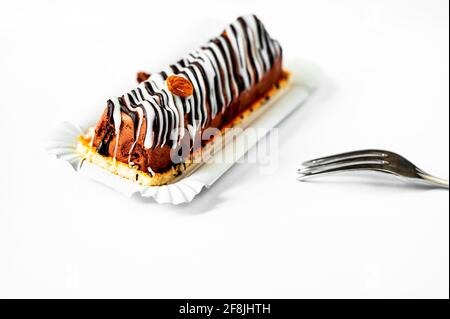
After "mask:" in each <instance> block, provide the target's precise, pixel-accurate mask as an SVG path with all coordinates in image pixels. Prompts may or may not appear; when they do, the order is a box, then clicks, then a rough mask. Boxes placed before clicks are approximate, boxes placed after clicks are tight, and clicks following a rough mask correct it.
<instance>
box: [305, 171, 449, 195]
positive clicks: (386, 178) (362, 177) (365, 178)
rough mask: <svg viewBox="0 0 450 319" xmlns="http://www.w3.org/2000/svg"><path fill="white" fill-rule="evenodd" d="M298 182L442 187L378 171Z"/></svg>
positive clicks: (413, 187) (411, 188) (418, 188)
mask: <svg viewBox="0 0 450 319" xmlns="http://www.w3.org/2000/svg"><path fill="white" fill-rule="evenodd" d="M300 183H313V184H330V185H333V184H334V185H355V186H369V187H382V188H391V189H397V190H398V189H410V190H418V191H424V190H434V189H442V190H445V189H444V188H442V187H439V186H437V185H432V184H427V183H425V182H423V183H421V182H420V181H412V180H408V179H406V178H402V177H396V176H393V175H388V174H383V173H378V172H352V173H349V172H340V173H335V174H332V175H323V176H314V177H310V178H305V179H303V180H301V181H300Z"/></svg>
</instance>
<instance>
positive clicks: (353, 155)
mask: <svg viewBox="0 0 450 319" xmlns="http://www.w3.org/2000/svg"><path fill="white" fill-rule="evenodd" d="M364 157H387V154H386V153H385V152H383V151H380V150H361V151H353V152H347V153H341V154H336V155H331V156H326V157H320V158H316V159H313V160H310V161H306V162H304V163H303V164H302V165H303V166H309V167H313V166H318V165H324V164H331V163H335V162H338V161H341V160H344V159H358V158H364Z"/></svg>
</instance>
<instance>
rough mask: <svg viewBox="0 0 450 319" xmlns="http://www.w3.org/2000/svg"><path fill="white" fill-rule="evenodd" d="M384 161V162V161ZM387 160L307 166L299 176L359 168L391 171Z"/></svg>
mask: <svg viewBox="0 0 450 319" xmlns="http://www.w3.org/2000/svg"><path fill="white" fill-rule="evenodd" d="M383 162H384V163H383ZM385 164H386V163H385V161H382V160H378V161H370V162H369V161H367V162H362V163H353V164H348V165H339V166H335V165H324V166H322V167H320V168H305V169H304V170H302V171H299V173H300V175H301V176H299V177H298V179H299V180H302V179H304V178H307V177H312V176H317V175H322V174H329V173H335V172H345V171H357V170H368V171H382V172H385V173H391V174H392V172H389V171H388V170H387V169H386V168H385Z"/></svg>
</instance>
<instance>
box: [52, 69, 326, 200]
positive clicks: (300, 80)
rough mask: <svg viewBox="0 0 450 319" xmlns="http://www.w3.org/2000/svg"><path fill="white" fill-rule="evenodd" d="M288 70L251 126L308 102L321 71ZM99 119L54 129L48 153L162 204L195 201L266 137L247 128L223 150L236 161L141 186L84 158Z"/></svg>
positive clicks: (270, 124) (271, 122)
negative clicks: (80, 146)
mask: <svg viewBox="0 0 450 319" xmlns="http://www.w3.org/2000/svg"><path fill="white" fill-rule="evenodd" d="M287 69H288V70H289V71H290V72H291V73H292V78H291V81H290V84H289V85H288V86H286V87H285V88H283V89H281V90H280V91H278V92H277V94H276V98H275V97H274V98H273V99H271V100H270V101H269V102H267V107H266V106H264V108H265V109H266V111H265V112H264V113H263V114H262V115H261V116H259V117H258V118H257V119H256V120H255V121H254V122H253V124H252V125H251V126H250V127H252V126H253V127H258V128H265V129H268V130H267V131H269V129H271V128H274V127H275V126H276V125H277V124H278V123H280V122H281V121H282V120H283V119H284V118H286V117H287V116H288V115H289V114H290V113H291V112H293V111H294V110H295V109H297V108H298V107H299V106H300V105H301V104H302V103H303V102H305V101H306V99H307V98H308V97H309V95H310V94H311V93H312V92H313V91H314V89H315V88H316V87H317V84H318V79H319V72H318V70H317V69H316V68H315V67H314V66H313V65H311V64H309V63H305V62H303V61H300V60H295V61H294V62H291V63H288V64H287ZM95 121H96V119H92V122H91V123H80V124H78V125H77V124H73V123H71V122H63V123H61V124H60V125H58V126H57V127H56V128H55V129H53V130H52V131H51V132H50V136H49V138H48V140H47V145H46V149H47V152H48V153H49V154H51V155H54V156H56V157H57V158H58V159H61V160H64V161H66V162H68V163H69V164H70V165H71V166H72V167H73V168H74V169H75V171H77V172H79V173H81V174H83V175H87V176H89V177H90V178H92V179H94V180H97V181H99V182H101V183H103V184H105V185H107V186H109V187H112V188H113V189H115V190H117V191H118V192H120V193H122V194H124V195H126V196H132V195H133V194H134V193H139V194H140V195H141V196H143V197H147V198H150V197H152V198H154V199H155V201H156V202H158V203H160V204H165V203H170V204H174V205H178V204H182V203H187V202H191V201H192V200H193V199H194V197H195V196H196V195H197V194H199V193H200V192H201V191H202V190H203V189H204V188H209V187H211V186H212V185H213V184H214V183H215V182H216V181H217V180H218V179H219V178H220V177H221V176H222V175H223V174H224V173H225V172H226V171H228V170H229V169H230V168H231V167H232V166H233V165H234V164H235V163H236V162H237V161H238V160H239V158H241V157H242V156H244V155H245V153H246V152H247V151H248V150H250V149H251V148H252V147H253V146H255V145H256V144H257V143H258V141H259V140H260V139H262V138H263V136H258V137H255V136H254V134H246V131H244V132H243V133H242V134H240V135H239V136H238V137H237V138H236V141H235V144H234V146H236V145H238V146H239V145H244V141H245V147H234V146H233V144H228V145H227V146H225V148H224V149H223V150H222V152H223V153H225V156H227V153H230V152H232V158H234V159H236V160H235V161H234V162H226V163H223V162H219V161H214V158H212V160H211V161H210V162H208V163H205V164H204V165H202V166H201V167H200V168H199V169H197V170H196V171H195V172H193V173H192V174H191V175H189V176H187V177H185V178H183V179H181V180H180V181H178V182H176V183H174V184H170V185H164V186H141V185H139V184H137V183H133V182H132V181H129V180H127V179H124V178H121V177H119V176H116V175H114V174H111V173H109V172H107V171H105V170H103V169H101V168H99V167H97V166H95V165H93V164H91V163H89V162H87V161H84V162H83V161H82V160H83V158H82V157H81V155H80V154H79V153H78V152H77V151H76V145H77V142H78V137H79V136H80V135H81V134H85V133H86V132H87V130H88V128H89V127H92V126H93V125H94V124H95ZM236 149H237V150H238V151H237V152H239V153H238V154H236V153H234V152H236ZM223 153H222V154H221V155H222V156H223ZM233 153H234V154H233ZM218 155H220V154H218ZM226 158H229V157H226ZM81 164H82V165H81Z"/></svg>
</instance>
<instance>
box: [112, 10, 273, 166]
mask: <svg viewBox="0 0 450 319" xmlns="http://www.w3.org/2000/svg"><path fill="white" fill-rule="evenodd" d="M281 54H282V51H281V47H280V45H279V43H278V42H277V41H275V40H273V39H271V38H270V37H269V35H268V33H267V31H266V30H265V28H264V26H263V25H262V23H261V22H260V20H259V19H258V18H257V17H256V16H254V15H249V16H244V17H240V18H238V19H237V20H236V21H235V22H233V23H232V24H230V25H229V26H228V27H227V28H226V29H225V31H224V33H222V34H221V35H220V36H218V37H216V38H214V39H212V40H210V41H209V42H208V43H207V44H206V45H205V46H203V47H202V48H201V49H199V50H197V51H195V52H193V53H191V54H188V55H187V56H186V57H185V58H183V59H181V60H180V61H178V62H177V63H175V64H173V65H171V66H168V67H166V68H164V69H163V71H162V72H159V73H154V74H152V75H151V76H150V77H149V78H148V79H147V80H146V81H144V82H142V83H140V84H139V85H138V86H137V87H136V88H135V89H133V90H131V91H130V92H128V93H126V94H124V95H123V97H122V98H113V99H111V100H110V101H111V103H112V107H113V109H112V120H113V121H114V129H115V130H114V131H115V134H116V147H115V150H114V158H115V157H116V153H117V142H118V140H119V133H120V126H121V103H122V104H124V106H125V108H126V110H127V111H128V112H131V113H135V114H136V117H137V118H138V119H139V120H138V121H137V123H136V125H135V126H136V127H135V128H134V129H135V137H136V138H135V141H134V142H133V144H132V145H131V149H130V154H129V157H128V162H129V163H131V154H132V151H133V150H134V148H135V147H136V144H137V142H138V140H139V136H140V134H142V125H143V123H144V122H145V123H146V131H145V136H144V143H143V144H144V145H143V146H144V148H145V149H151V148H155V147H163V146H165V145H166V144H168V143H169V140H170V142H171V143H172V144H171V145H170V146H171V147H176V146H177V144H178V142H179V141H180V140H181V138H182V137H183V134H184V132H185V129H187V130H188V132H189V134H190V135H191V138H192V139H194V138H195V137H196V135H197V132H198V131H199V130H200V129H202V128H204V127H206V126H207V125H208V124H209V123H210V121H211V120H212V119H213V118H214V117H215V116H216V115H217V114H219V113H223V112H225V111H226V109H227V107H228V106H229V105H230V104H231V103H232V102H233V101H234V100H235V99H236V98H238V97H239V95H240V94H241V93H242V92H243V91H245V90H247V89H248V88H250V87H251V86H253V85H254V84H255V83H257V82H258V81H260V80H261V78H262V76H263V75H264V74H265V73H266V72H267V71H269V70H270V69H271V67H272V65H273V63H274V62H275V61H276V59H278V58H279V57H280V56H281ZM172 74H177V75H179V76H184V77H186V78H187V79H188V80H189V81H190V82H191V83H192V85H193V88H194V93H193V95H192V96H190V97H188V98H181V97H179V96H175V95H173V94H172V93H171V92H170V91H169V90H168V88H167V85H166V78H167V77H168V76H170V75H172ZM185 117H186V118H188V123H187V126H186V123H185ZM156 128H157V129H156ZM156 130H157V132H156ZM148 170H149V172H151V173H152V172H153V171H152V170H151V168H150V167H149V168H148Z"/></svg>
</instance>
